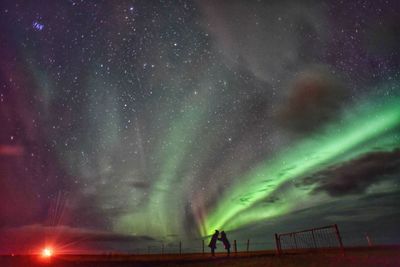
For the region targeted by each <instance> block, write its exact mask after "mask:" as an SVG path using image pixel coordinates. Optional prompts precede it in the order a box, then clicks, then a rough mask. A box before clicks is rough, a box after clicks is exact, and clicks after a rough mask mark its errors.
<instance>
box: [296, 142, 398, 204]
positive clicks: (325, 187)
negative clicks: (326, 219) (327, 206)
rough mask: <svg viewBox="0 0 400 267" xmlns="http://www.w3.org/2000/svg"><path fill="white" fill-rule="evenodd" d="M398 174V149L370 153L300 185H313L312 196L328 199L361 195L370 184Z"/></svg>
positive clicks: (303, 181)
mask: <svg viewBox="0 0 400 267" xmlns="http://www.w3.org/2000/svg"><path fill="white" fill-rule="evenodd" d="M395 174H400V149H395V150H393V151H390V152H382V151H380V152H371V153H368V154H365V155H363V156H361V157H359V158H356V159H354V160H351V161H349V162H346V163H343V164H341V165H337V166H334V167H332V168H330V169H328V170H325V171H322V172H319V173H316V174H314V175H312V176H309V177H306V178H304V179H303V180H302V182H301V185H302V186H307V185H311V184H317V185H316V187H315V188H314V190H313V193H318V192H326V193H328V194H329V195H330V196H332V197H340V196H344V195H349V194H362V193H364V192H365V190H366V189H367V188H368V187H369V186H371V185H372V184H375V183H379V182H381V181H383V180H387V179H389V177H390V176H392V175H395Z"/></svg>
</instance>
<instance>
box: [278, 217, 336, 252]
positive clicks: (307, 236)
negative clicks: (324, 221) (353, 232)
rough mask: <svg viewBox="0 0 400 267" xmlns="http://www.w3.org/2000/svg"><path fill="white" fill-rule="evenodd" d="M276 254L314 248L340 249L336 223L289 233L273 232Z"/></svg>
mask: <svg viewBox="0 0 400 267" xmlns="http://www.w3.org/2000/svg"><path fill="white" fill-rule="evenodd" d="M275 243H276V249H277V252H278V254H284V253H285V252H299V251H304V250H315V249H334V248H337V249H340V250H341V251H344V248H343V242H342V238H341V236H340V232H339V228H338V226H337V225H336V224H334V225H329V226H324V227H318V228H312V229H307V230H302V231H297V232H291V233H282V234H275Z"/></svg>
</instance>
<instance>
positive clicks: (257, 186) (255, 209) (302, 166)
mask: <svg viewBox="0 0 400 267" xmlns="http://www.w3.org/2000/svg"><path fill="white" fill-rule="evenodd" d="M399 125H400V99H399V98H391V99H382V100H380V101H379V100H375V101H374V102H371V101H366V102H364V104H362V105H360V106H358V107H357V108H354V109H353V110H350V111H347V112H346V113H345V114H343V116H342V118H340V119H339V120H338V122H336V123H332V124H330V125H329V126H327V127H325V128H324V129H323V130H322V131H320V132H319V133H317V134H315V135H313V136H311V137H310V138H306V139H305V140H303V141H301V142H299V143H297V144H296V145H293V146H292V147H291V148H290V149H287V150H285V151H282V152H281V153H280V154H279V155H278V156H277V157H275V158H273V159H270V160H267V161H265V162H262V163H260V164H259V165H258V166H256V167H254V168H252V169H251V170H250V171H249V172H248V173H247V174H245V175H243V176H241V177H239V179H236V181H240V182H237V185H236V186H234V187H232V188H231V189H230V190H227V192H225V193H224V197H222V198H221V199H220V201H219V202H218V203H216V206H215V208H214V210H212V211H211V212H209V214H208V216H207V218H206V220H205V221H204V222H202V223H201V225H200V226H199V231H200V233H201V235H202V236H207V235H208V234H209V233H212V232H213V231H214V229H225V230H235V229H238V228H240V227H243V226H245V225H248V224H250V223H255V222H257V221H260V220H265V219H267V218H271V217H274V216H280V215H284V214H287V213H288V212H290V211H291V210H293V208H294V207H295V206H296V203H297V202H298V201H299V199H301V196H304V194H306V193H307V192H308V191H301V190H296V191H297V192H290V194H285V198H290V199H291V201H287V200H286V201H285V202H284V204H276V203H274V204H273V205H269V206H265V205H260V202H262V201H263V200H265V199H266V198H268V197H270V196H272V195H273V194H274V193H276V191H277V190H278V189H279V188H280V187H281V186H283V185H285V184H286V183H289V182H294V181H295V179H296V178H301V177H304V176H306V175H310V174H312V173H315V172H317V171H320V170H323V169H325V168H327V167H329V166H333V165H335V164H338V163H340V162H344V161H346V160H350V159H352V158H355V157H357V156H360V155H361V154H363V153H366V152H369V151H373V150H374V149H377V148H378V149H379V150H390V149H393V148H396V147H398V146H399V143H400V142H399V135H398V129H399ZM292 191H294V190H292ZM300 191H301V192H300Z"/></svg>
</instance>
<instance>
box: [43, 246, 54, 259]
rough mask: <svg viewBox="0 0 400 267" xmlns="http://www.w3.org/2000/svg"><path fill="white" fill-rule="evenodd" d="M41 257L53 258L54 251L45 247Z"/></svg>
mask: <svg viewBox="0 0 400 267" xmlns="http://www.w3.org/2000/svg"><path fill="white" fill-rule="evenodd" d="M41 255H42V258H51V257H52V256H53V255H54V251H53V249H52V248H51V247H45V248H44V249H43V250H42V253H41Z"/></svg>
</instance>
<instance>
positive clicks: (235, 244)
mask: <svg viewBox="0 0 400 267" xmlns="http://www.w3.org/2000/svg"><path fill="white" fill-rule="evenodd" d="M233 249H234V250H235V254H237V242H236V239H235V240H233Z"/></svg>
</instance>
